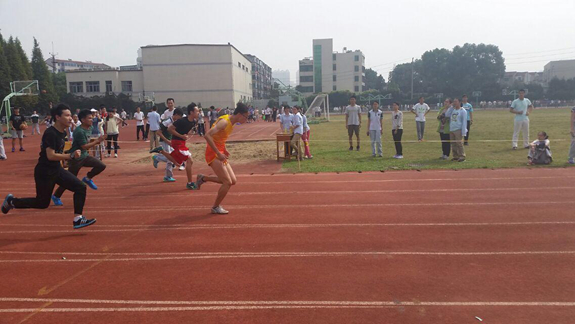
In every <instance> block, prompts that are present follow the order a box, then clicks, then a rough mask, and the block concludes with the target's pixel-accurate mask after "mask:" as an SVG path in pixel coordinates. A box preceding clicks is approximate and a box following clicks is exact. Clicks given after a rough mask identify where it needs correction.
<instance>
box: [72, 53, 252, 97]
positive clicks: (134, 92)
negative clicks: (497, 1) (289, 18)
mask: <svg viewBox="0 0 575 324" xmlns="http://www.w3.org/2000/svg"><path fill="white" fill-rule="evenodd" d="M137 62H138V63H137V64H136V66H125V67H124V68H123V69H109V70H91V71H68V72H66V83H67V85H68V92H70V93H73V94H76V95H81V96H102V95H105V94H120V93H123V94H126V95H128V96H130V97H131V98H132V100H134V101H143V100H145V99H153V100H154V101H155V102H165V101H166V99H167V98H174V99H175V101H176V105H177V106H185V105H187V104H189V103H190V102H195V103H197V104H199V103H201V105H202V107H209V106H212V105H213V106H216V107H234V106H235V105H236V103H237V102H240V101H242V102H250V101H251V100H252V98H253V93H252V76H251V62H250V61H249V60H248V58H247V57H246V56H244V55H243V54H242V53H241V52H240V51H239V50H237V49H236V48H235V47H234V46H233V45H231V44H229V43H228V44H225V45H219V44H215V45H214V44H179V45H148V46H143V47H141V48H140V49H139V50H138V58H137Z"/></svg>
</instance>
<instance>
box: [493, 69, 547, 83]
mask: <svg viewBox="0 0 575 324" xmlns="http://www.w3.org/2000/svg"><path fill="white" fill-rule="evenodd" d="M501 81H502V83H503V84H504V85H506V86H511V85H513V83H515V82H520V83H524V84H529V83H543V72H516V71H510V72H505V75H504V76H503V80H501Z"/></svg>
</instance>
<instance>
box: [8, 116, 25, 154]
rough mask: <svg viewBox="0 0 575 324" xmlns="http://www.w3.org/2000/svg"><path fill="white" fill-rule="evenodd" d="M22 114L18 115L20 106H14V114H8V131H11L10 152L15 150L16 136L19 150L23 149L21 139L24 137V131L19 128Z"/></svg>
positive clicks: (22, 117) (22, 122) (22, 121)
mask: <svg viewBox="0 0 575 324" xmlns="http://www.w3.org/2000/svg"><path fill="white" fill-rule="evenodd" d="M24 121H25V120H24V116H22V115H20V108H18V107H15V108H14V114H13V115H12V116H10V127H11V128H10V133H12V152H15V151H16V138H18V142H19V144H20V151H24V147H22V139H23V138H24V131H23V130H22V129H21V126H22V124H24Z"/></svg>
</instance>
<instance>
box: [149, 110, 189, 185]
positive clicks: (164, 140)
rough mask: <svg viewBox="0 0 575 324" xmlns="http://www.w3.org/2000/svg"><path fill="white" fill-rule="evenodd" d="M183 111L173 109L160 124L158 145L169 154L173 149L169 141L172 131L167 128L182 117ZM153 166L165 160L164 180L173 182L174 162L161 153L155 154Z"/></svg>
mask: <svg viewBox="0 0 575 324" xmlns="http://www.w3.org/2000/svg"><path fill="white" fill-rule="evenodd" d="M183 115H184V112H183V111H182V110H181V109H180V108H176V109H174V111H173V112H172V117H170V118H168V119H166V120H163V121H162V124H161V125H160V130H161V132H160V133H159V135H160V145H161V146H162V148H163V149H164V152H166V153H168V154H171V153H172V151H173V150H174V149H173V148H172V146H171V145H170V143H171V142H172V139H173V136H172V133H170V132H169V130H168V128H169V127H170V126H171V125H172V124H173V123H174V122H176V121H177V120H178V119H180V118H182V116H183ZM152 160H153V165H154V168H158V163H160V162H165V163H166V174H165V176H164V182H174V181H176V179H174V163H172V162H171V161H170V160H168V158H167V157H165V156H164V155H163V154H156V155H154V156H153V157H152Z"/></svg>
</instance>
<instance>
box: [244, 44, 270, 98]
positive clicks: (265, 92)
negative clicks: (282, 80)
mask: <svg viewBox="0 0 575 324" xmlns="http://www.w3.org/2000/svg"><path fill="white" fill-rule="evenodd" d="M246 57H247V58H248V60H250V62H251V63H252V65H251V66H252V88H253V89H252V90H253V98H254V99H269V98H270V91H271V90H272V68H270V67H269V66H268V65H267V64H265V63H264V62H263V61H262V60H260V59H259V58H257V56H255V55H251V54H246Z"/></svg>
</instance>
